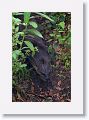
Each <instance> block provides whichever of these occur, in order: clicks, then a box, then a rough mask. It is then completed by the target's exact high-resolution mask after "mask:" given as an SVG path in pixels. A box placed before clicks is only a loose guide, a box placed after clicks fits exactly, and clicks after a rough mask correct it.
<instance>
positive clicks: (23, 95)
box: [12, 47, 71, 102]
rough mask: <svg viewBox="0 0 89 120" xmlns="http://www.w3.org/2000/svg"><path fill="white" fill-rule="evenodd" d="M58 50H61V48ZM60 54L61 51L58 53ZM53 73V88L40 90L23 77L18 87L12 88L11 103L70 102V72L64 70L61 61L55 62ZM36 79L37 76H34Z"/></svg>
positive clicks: (26, 77)
mask: <svg viewBox="0 0 89 120" xmlns="http://www.w3.org/2000/svg"><path fill="white" fill-rule="evenodd" d="M60 49H63V48H62V47H61V48H60ZM60 52H61V51H60ZM56 66H57V67H55V70H54V72H53V73H52V77H51V78H52V84H53V88H52V89H49V90H46V91H45V90H42V88H38V89H37V86H36V84H34V82H33V80H31V79H30V80H28V76H29V74H28V76H27V75H25V76H24V79H23V80H20V82H19V84H18V86H16V87H15V88H13V95H12V101H13V102H70V101H71V70H70V69H65V66H64V64H63V62H62V61H56ZM35 77H37V76H35Z"/></svg>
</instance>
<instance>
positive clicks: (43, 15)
mask: <svg viewBox="0 0 89 120" xmlns="http://www.w3.org/2000/svg"><path fill="white" fill-rule="evenodd" d="M36 14H38V15H40V16H42V17H44V18H46V19H48V20H50V21H51V22H54V20H53V19H51V18H50V17H49V16H48V15H45V14H43V13H39V12H38V13H36Z"/></svg>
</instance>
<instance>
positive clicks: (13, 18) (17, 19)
mask: <svg viewBox="0 0 89 120" xmlns="http://www.w3.org/2000/svg"><path fill="white" fill-rule="evenodd" d="M12 22H13V23H15V24H20V23H21V20H20V19H19V18H15V17H12Z"/></svg>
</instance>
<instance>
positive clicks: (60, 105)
mask: <svg viewBox="0 0 89 120" xmlns="http://www.w3.org/2000/svg"><path fill="white" fill-rule="evenodd" d="M0 11H1V14H0V35H1V37H0V38H1V41H0V63H1V64H0V74H1V75H0V80H1V82H0V111H1V113H3V114H83V4H82V0H53V1H52V0H37V1H36V0H22V1H18V0H15V1H10V0H7V1H5V0H3V1H2V3H0ZM15 11H17V12H18V11H31V12H34V11H35V12H43V11H45V12H71V16H72V17H71V18H72V19H71V21H72V26H71V28H72V30H71V33H72V40H71V46H72V47H71V59H72V61H71V72H72V74H71V87H72V90H71V95H72V98H71V102H16V103H13V102H12V57H11V56H12V41H11V40H12V18H11V17H12V16H11V15H12V12H15Z"/></svg>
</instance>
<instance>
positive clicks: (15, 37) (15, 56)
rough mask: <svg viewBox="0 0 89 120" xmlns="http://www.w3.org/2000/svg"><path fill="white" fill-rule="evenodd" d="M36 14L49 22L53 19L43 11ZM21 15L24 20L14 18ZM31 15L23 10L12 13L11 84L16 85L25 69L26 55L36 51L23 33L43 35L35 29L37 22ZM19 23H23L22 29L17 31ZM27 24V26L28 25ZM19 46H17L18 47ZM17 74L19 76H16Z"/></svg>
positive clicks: (33, 53)
mask: <svg viewBox="0 0 89 120" xmlns="http://www.w3.org/2000/svg"><path fill="white" fill-rule="evenodd" d="M36 14H37V15H40V16H42V17H44V18H46V19H48V20H50V21H51V22H53V20H52V19H51V18H50V17H48V16H47V15H45V14H43V13H36ZM18 15H23V17H24V20H23V21H22V19H19V18H16V17H15V16H18ZM31 18H33V16H31V13H30V12H24V13H18V12H17V13H16V12H14V13H13V14H12V49H13V52H12V62H13V64H12V71H13V81H12V84H13V85H16V84H17V83H18V80H19V79H20V77H21V76H23V75H24V73H25V71H26V70H27V69H26V66H27V65H26V64H24V62H25V59H26V56H28V55H30V54H32V56H33V57H34V55H35V53H36V52H37V51H38V49H37V47H34V46H33V44H32V43H31V41H29V40H25V41H24V38H25V35H28V34H29V35H32V36H38V37H41V38H43V35H42V34H41V32H39V31H38V30H37V28H38V24H37V23H36V22H34V21H32V20H31ZM19 25H24V27H25V28H24V30H22V31H21V32H19ZM28 26H29V27H28ZM19 37H21V40H19ZM24 43H25V45H26V46H25V47H23V44H24ZM18 46H19V47H18ZM25 48H26V50H25V52H26V53H25V54H23V53H22V50H24V49H25ZM18 76H19V78H18Z"/></svg>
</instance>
